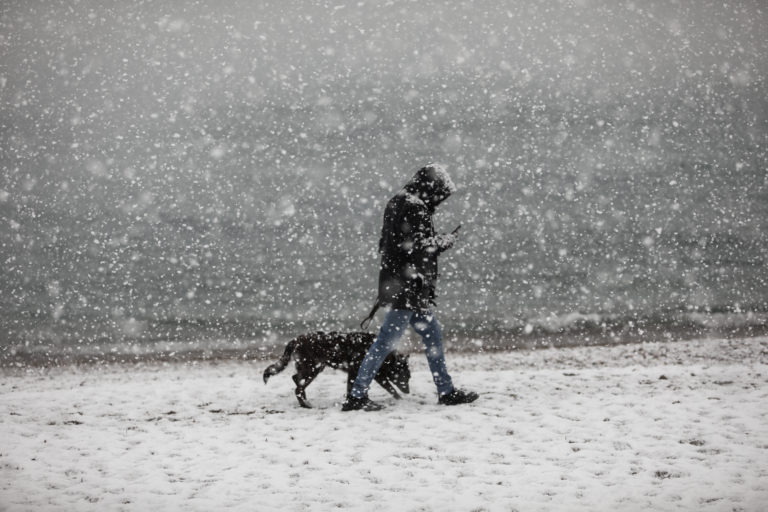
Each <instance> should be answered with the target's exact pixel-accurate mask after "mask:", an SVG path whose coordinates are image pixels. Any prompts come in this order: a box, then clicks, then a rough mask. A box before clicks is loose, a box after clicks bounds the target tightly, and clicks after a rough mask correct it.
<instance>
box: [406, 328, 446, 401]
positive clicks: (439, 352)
mask: <svg viewBox="0 0 768 512" xmlns="http://www.w3.org/2000/svg"><path fill="white" fill-rule="evenodd" d="M411 326H412V327H413V330H414V331H416V332H417V333H418V334H419V335H420V336H421V340H422V341H423V342H424V352H425V353H426V354H427V362H428V363H429V371H430V372H432V378H433V379H434V381H435V386H437V395H438V396H443V395H447V394H449V393H450V392H451V391H453V382H452V381H451V376H450V375H449V374H448V369H447V368H446V365H445V353H444V352H443V333H442V331H441V330H440V324H438V323H437V319H436V318H435V315H434V313H415V314H414V315H413V316H412V317H411Z"/></svg>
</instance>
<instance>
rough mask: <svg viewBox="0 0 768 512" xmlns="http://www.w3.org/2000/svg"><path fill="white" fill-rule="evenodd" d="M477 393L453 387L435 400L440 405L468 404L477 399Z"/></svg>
mask: <svg viewBox="0 0 768 512" xmlns="http://www.w3.org/2000/svg"><path fill="white" fill-rule="evenodd" d="M477 398H478V394H477V393H475V392H474V391H464V390H463V389H454V390H453V391H451V392H450V393H446V394H445V395H442V396H440V398H439V399H438V400H437V401H438V403H440V404H442V405H459V404H468V403H471V402H474V401H475V400H477Z"/></svg>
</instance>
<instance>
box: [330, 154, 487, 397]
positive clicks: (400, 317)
mask: <svg viewBox="0 0 768 512" xmlns="http://www.w3.org/2000/svg"><path fill="white" fill-rule="evenodd" d="M455 191H456V186H455V185H454V184H453V181H451V178H450V176H449V175H448V172H447V171H446V170H445V167H443V166H442V165H439V164H429V165H426V166H424V167H422V168H421V169H419V170H418V171H417V172H416V174H415V175H414V176H413V178H411V180H410V181H409V182H408V183H407V184H406V185H405V187H403V188H402V189H401V190H400V191H399V192H398V193H397V194H396V195H395V196H394V197H393V198H392V199H390V200H389V202H388V203H387V206H386V208H385V209H384V222H383V226H382V229H381V238H380V240H379V252H380V254H381V269H380V271H379V293H378V298H377V300H376V304H375V305H374V307H373V310H372V311H371V313H370V314H369V315H368V318H366V319H365V320H364V321H363V324H361V326H363V327H365V325H366V322H370V320H371V319H372V318H373V316H374V314H375V313H376V310H377V309H378V308H379V307H380V306H389V307H390V310H389V311H388V312H387V315H386V316H385V318H384V322H383V324H382V326H381V329H380V331H379V334H378V336H377V338H376V341H374V343H373V344H372V345H371V347H370V348H369V349H368V353H367V354H366V356H365V359H364V360H363V363H362V365H361V367H360V370H359V372H358V374H357V378H356V379H355V383H354V385H353V386H352V389H351V391H350V393H349V394H348V395H347V398H346V401H345V402H344V405H343V406H342V410H343V411H351V410H359V409H363V410H368V411H370V410H378V409H381V406H380V405H379V404H376V403H375V402H373V401H371V400H370V399H369V398H368V389H369V388H370V385H371V382H372V381H373V378H374V377H375V375H376V373H377V372H378V370H379V367H380V366H381V364H382V362H383V361H384V359H385V358H386V357H387V355H388V354H389V353H390V352H392V351H393V350H394V349H395V345H396V344H397V342H398V341H399V340H400V337H401V336H402V334H403V332H404V331H405V329H406V328H407V327H408V325H409V324H410V325H411V327H413V329H414V330H415V331H416V332H417V333H418V334H419V335H420V336H421V338H422V341H423V342H424V347H425V353H426V356H427V362H428V363H429V368H430V371H431V373H432V376H433V378H434V382H435V385H436V386H437V394H438V401H439V403H441V404H445V405H456V404H462V403H469V402H472V401H474V400H476V399H477V397H478V396H477V394H476V393H473V392H466V391H463V390H460V389H456V388H454V386H453V383H452V380H451V377H450V375H449V374H448V370H447V368H446V364H445V354H444V350H443V344H442V332H441V330H440V325H439V324H438V322H437V319H436V318H435V315H434V313H433V311H432V306H433V305H434V304H435V296H436V295H435V287H436V283H437V276H438V273H437V258H438V256H439V255H440V254H441V253H443V252H444V251H446V250H448V249H450V248H451V247H452V246H453V244H454V243H455V242H456V239H457V236H458V228H456V230H454V231H453V232H452V233H445V234H438V233H437V232H436V231H435V227H434V223H433V221H432V215H433V214H434V212H435V208H437V206H438V205H439V204H440V203H442V202H443V201H444V200H446V199H447V198H448V197H450V195H451V194H453V193H454V192H455Z"/></svg>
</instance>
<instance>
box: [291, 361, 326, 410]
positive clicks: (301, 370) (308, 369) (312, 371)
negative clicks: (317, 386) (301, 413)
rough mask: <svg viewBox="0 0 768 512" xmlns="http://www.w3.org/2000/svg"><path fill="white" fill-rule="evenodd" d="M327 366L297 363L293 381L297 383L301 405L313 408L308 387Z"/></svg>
mask: <svg viewBox="0 0 768 512" xmlns="http://www.w3.org/2000/svg"><path fill="white" fill-rule="evenodd" d="M323 368H325V366H324V365H321V366H319V367H318V366H313V365H310V364H302V363H299V362H297V363H296V375H294V376H293V382H294V383H295V384H296V391H295V392H296V400H298V401H299V405H300V406H302V407H305V408H307V409H311V408H312V404H310V403H309V402H308V401H307V393H306V389H307V386H309V385H310V384H311V383H312V381H313V380H315V377H317V376H318V375H319V374H320V372H321V371H323Z"/></svg>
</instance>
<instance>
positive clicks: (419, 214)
mask: <svg viewBox="0 0 768 512" xmlns="http://www.w3.org/2000/svg"><path fill="white" fill-rule="evenodd" d="M406 218H407V219H408V220H407V224H408V225H409V226H413V229H411V233H410V236H408V237H407V239H408V241H409V244H410V246H411V247H412V250H415V251H427V252H429V251H436V252H437V253H438V254H440V253H441V252H443V251H446V250H448V249H450V248H451V247H452V246H453V244H454V243H456V239H457V238H458V230H459V228H458V227H457V228H456V229H454V230H453V232H452V233H441V234H439V235H438V234H434V233H432V232H431V230H430V229H429V228H428V226H429V225H430V222H429V212H427V211H426V210H425V209H423V208H415V207H414V208H412V209H411V210H410V211H409V212H408V214H407V216H406ZM459 227H460V226H459Z"/></svg>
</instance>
